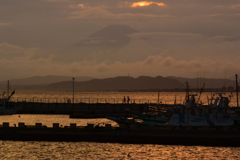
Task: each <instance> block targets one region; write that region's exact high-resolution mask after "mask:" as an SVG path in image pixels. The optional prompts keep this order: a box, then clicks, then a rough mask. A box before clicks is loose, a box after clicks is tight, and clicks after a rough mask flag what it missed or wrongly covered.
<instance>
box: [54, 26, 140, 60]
mask: <svg viewBox="0 0 240 160" xmlns="http://www.w3.org/2000/svg"><path fill="white" fill-rule="evenodd" d="M137 32H138V31H137V30H135V29H133V28H131V27H129V26H126V25H109V26H106V27H105V28H103V29H100V30H99V31H97V32H95V33H93V34H92V35H90V36H88V37H86V38H83V39H82V40H80V41H79V42H76V43H75V44H72V45H71V46H69V47H67V48H65V49H62V50H59V51H58V52H57V53H55V55H56V56H55V60H57V61H64V62H66V61H69V62H71V61H82V60H97V61H106V60H107V61H109V62H111V61H114V60H121V59H122V57H123V53H119V52H118V50H120V49H122V48H124V47H125V46H128V45H129V43H130V40H131V37H130V36H129V35H130V34H133V33H137ZM66 55H67V56H66ZM124 56H125V55H124Z"/></svg>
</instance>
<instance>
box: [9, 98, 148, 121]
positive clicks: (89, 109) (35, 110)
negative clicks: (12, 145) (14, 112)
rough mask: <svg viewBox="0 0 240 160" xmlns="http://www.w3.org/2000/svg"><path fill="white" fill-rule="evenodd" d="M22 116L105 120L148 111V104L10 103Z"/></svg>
mask: <svg viewBox="0 0 240 160" xmlns="http://www.w3.org/2000/svg"><path fill="white" fill-rule="evenodd" d="M9 105H10V106H11V107H13V108H18V109H19V112H18V113H21V114H68V115H70V116H71V117H72V118H105V117H106V116H109V115H114V116H116V115H128V114H131V113H135V114H138V113H142V112H143V111H146V110H148V107H149V105H148V104H136V103H131V104H127V103H116V104H113V103H43V102H42V103H41V102H10V103H9Z"/></svg>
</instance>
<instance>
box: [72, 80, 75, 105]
mask: <svg viewBox="0 0 240 160" xmlns="http://www.w3.org/2000/svg"><path fill="white" fill-rule="evenodd" d="M74 79H75V78H72V80H73V84H72V85H73V95H72V103H74Z"/></svg>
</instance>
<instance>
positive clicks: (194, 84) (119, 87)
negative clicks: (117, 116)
mask: <svg viewBox="0 0 240 160" xmlns="http://www.w3.org/2000/svg"><path fill="white" fill-rule="evenodd" d="M9 82H10V85H11V89H16V90H20V91H21V90H30V91H72V89H73V79H72V77H68V76H53V75H49V76H42V77H41V76H35V77H30V78H25V79H14V80H10V81H9ZM186 82H188V85H189V87H190V89H191V88H192V89H198V90H199V89H200V88H201V87H203V84H205V88H207V89H208V90H209V89H215V90H216V89H219V88H221V89H225V90H228V91H232V90H233V89H234V88H235V81H234V80H229V79H207V78H204V79H203V78H183V77H174V76H170V77H162V76H157V77H149V76H140V77H137V78H133V77H129V76H119V77H113V78H105V79H96V78H93V77H83V76H82V77H80V76H79V77H75V79H74V89H75V90H76V91H158V90H163V91H173V90H175V91H184V90H185V89H186ZM6 86H7V82H0V89H1V90H6V88H7V87H6Z"/></svg>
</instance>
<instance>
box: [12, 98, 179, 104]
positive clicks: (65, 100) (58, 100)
mask: <svg viewBox="0 0 240 160" xmlns="http://www.w3.org/2000/svg"><path fill="white" fill-rule="evenodd" d="M11 102H36V103H89V104H90V103H112V104H119V103H123V99H121V98H114V99H113V98H75V99H74V102H72V99H69V98H35V97H34V98H12V99H11ZM176 102H177V103H182V102H183V101H180V100H178V101H176ZM125 103H127V102H125ZM128 103H131V104H132V103H136V104H146V103H147V104H158V103H157V100H154V99H151V100H149V99H131V100H130V101H129V102H128ZM159 103H162V104H173V103H174V100H164V101H162V100H161V101H159Z"/></svg>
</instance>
